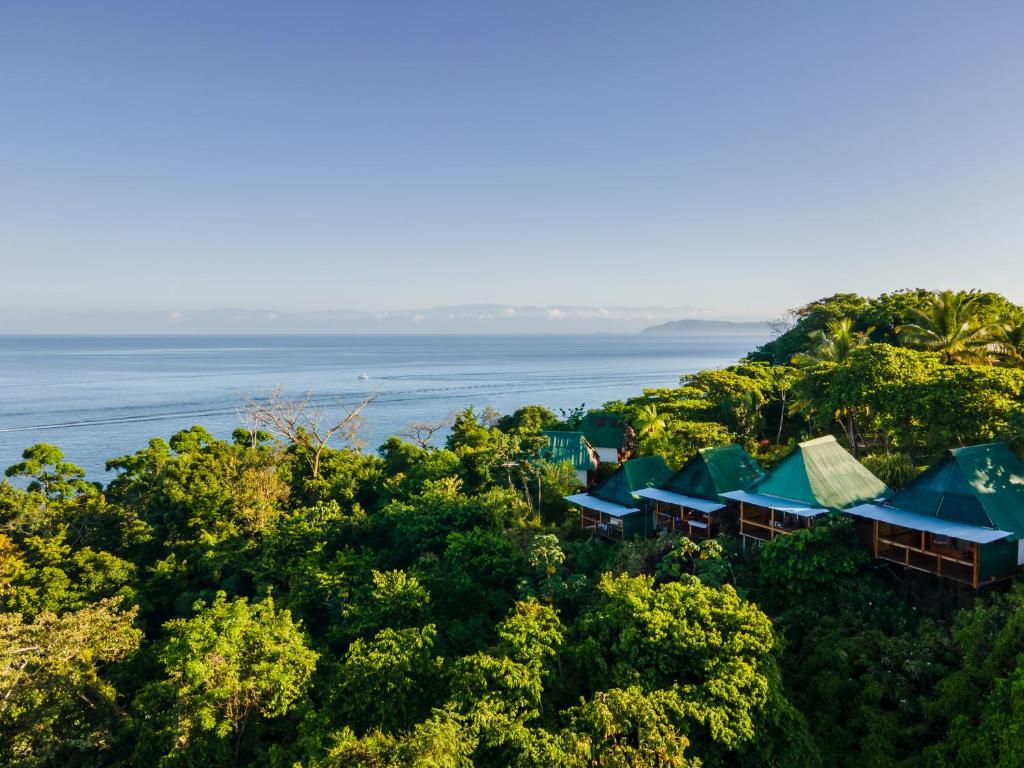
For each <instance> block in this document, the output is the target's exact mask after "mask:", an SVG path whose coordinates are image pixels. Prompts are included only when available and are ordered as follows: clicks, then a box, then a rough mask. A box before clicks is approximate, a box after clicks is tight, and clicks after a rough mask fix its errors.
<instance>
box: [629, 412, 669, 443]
mask: <svg viewBox="0 0 1024 768" xmlns="http://www.w3.org/2000/svg"><path fill="white" fill-rule="evenodd" d="M633 424H634V426H635V427H636V436H637V439H638V440H644V439H645V438H657V437H661V435H663V434H664V433H665V429H666V428H667V427H668V422H666V421H665V419H663V418H662V417H661V416H659V415H658V406H657V405H655V404H654V403H647V404H646V405H642V406H640V407H639V408H638V409H637V410H636V413H635V415H634V416H633Z"/></svg>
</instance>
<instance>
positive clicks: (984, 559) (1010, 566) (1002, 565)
mask: <svg viewBox="0 0 1024 768" xmlns="http://www.w3.org/2000/svg"><path fill="white" fill-rule="evenodd" d="M979 549H980V551H981V562H980V563H979V565H978V579H979V580H980V581H983V582H984V581H988V580H989V579H993V578H995V579H999V578H1003V577H1005V576H1012V575H1013V574H1015V573H1016V572H1017V542H1015V541H993V542H992V543H991V544H983V545H981V547H979Z"/></svg>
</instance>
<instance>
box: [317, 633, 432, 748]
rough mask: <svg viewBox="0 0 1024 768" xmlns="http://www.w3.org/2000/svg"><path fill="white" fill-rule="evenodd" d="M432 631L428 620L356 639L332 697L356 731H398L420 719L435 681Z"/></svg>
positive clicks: (430, 701)
mask: <svg viewBox="0 0 1024 768" xmlns="http://www.w3.org/2000/svg"><path fill="white" fill-rule="evenodd" d="M436 636H437V627H435V626H434V625H433V624H427V625H426V626H424V627H408V628H405V629H382V630H381V631H380V632H378V633H377V634H376V635H374V636H373V638H371V639H370V640H363V639H361V638H360V639H357V640H355V641H354V642H353V643H352V645H351V646H349V649H348V652H347V653H346V654H345V659H344V661H343V662H342V664H341V668H340V675H339V680H338V682H339V695H338V696H337V697H336V702H337V706H339V707H340V708H341V709H342V710H343V711H344V712H345V713H347V715H348V722H350V723H351V724H352V725H353V726H355V727H356V729H357V730H359V731H360V732H363V731H366V730H368V729H370V728H380V729H382V730H384V731H388V732H391V733H397V732H399V731H402V730H405V729H408V728H411V727H412V726H414V725H415V724H416V723H417V722H419V721H421V720H423V719H424V718H425V717H426V716H427V714H428V713H429V712H430V706H431V704H432V703H433V702H434V700H435V696H436V695H437V692H438V687H439V685H440V672H441V660H440V659H439V658H437V657H436V656H434V638H435V637H436Z"/></svg>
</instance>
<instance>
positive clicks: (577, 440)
mask: <svg viewBox="0 0 1024 768" xmlns="http://www.w3.org/2000/svg"><path fill="white" fill-rule="evenodd" d="M541 434H542V435H544V437H546V438H547V439H548V443H547V445H545V446H544V447H543V448H541V449H540V456H541V458H543V459H545V460H547V461H550V462H551V463H552V464H563V463H565V462H568V463H570V464H572V468H573V469H574V470H576V479H577V480H578V481H579V484H580V485H582V486H583V487H584V488H589V487H590V483H591V481H592V480H593V477H594V471H595V470H596V469H597V465H598V464H599V463H600V459H599V458H598V455H597V451H595V450H594V448H593V446H591V445H590V443H589V442H587V438H586V436H585V435H584V434H583V433H582V432H554V431H547V432H541Z"/></svg>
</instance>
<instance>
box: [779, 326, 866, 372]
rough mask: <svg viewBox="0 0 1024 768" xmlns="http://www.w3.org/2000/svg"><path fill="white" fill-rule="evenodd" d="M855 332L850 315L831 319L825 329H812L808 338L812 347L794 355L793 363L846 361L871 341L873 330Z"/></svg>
mask: <svg viewBox="0 0 1024 768" xmlns="http://www.w3.org/2000/svg"><path fill="white" fill-rule="evenodd" d="M872 330H874V329H870V328H869V329H868V330H867V331H864V332H863V333H861V332H855V331H854V330H853V321H852V320H851V319H850V318H848V317H842V318H838V319H835V320H829V321H828V322H827V323H826V324H825V329H824V330H819V331H812V332H811V333H810V334H809V336H808V338H809V340H810V343H811V348H810V349H809V350H808V351H806V352H798V353H797V354H796V355H794V356H793V364H794V365H797V366H804V367H809V366H813V365H817V364H818V363H822V362H828V363H844V362H846V361H847V360H848V359H849V358H850V353H851V352H852V351H853V350H854V349H856V348H857V347H862V346H864V345H865V344H868V343H870V341H871V339H870V336H871V331H872Z"/></svg>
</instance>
